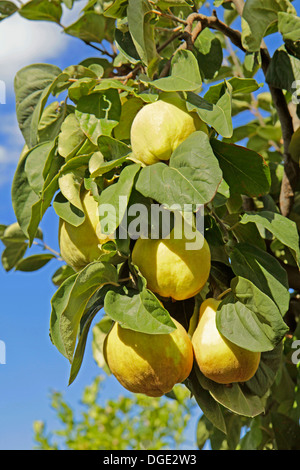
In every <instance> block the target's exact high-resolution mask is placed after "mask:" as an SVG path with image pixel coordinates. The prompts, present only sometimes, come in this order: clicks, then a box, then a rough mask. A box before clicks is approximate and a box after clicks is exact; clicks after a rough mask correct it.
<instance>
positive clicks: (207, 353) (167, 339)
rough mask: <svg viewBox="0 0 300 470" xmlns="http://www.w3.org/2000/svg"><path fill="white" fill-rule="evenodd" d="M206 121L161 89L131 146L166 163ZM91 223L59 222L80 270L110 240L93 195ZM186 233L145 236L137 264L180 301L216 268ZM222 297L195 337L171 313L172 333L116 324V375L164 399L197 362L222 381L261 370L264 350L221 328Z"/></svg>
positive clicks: (138, 121) (65, 248) (112, 360)
mask: <svg viewBox="0 0 300 470" xmlns="http://www.w3.org/2000/svg"><path fill="white" fill-rule="evenodd" d="M196 130H202V131H203V132H206V133H208V130H207V126H206V125H205V124H204V123H203V122H202V121H201V119H200V118H199V117H198V115H197V114H196V113H189V112H188V111H187V109H186V105H185V102H184V101H183V100H182V99H181V98H180V97H179V95H178V94H176V93H162V94H161V96H160V99H159V100H158V101H156V102H154V103H151V104H147V105H145V106H144V107H143V108H142V109H141V110H140V111H139V112H138V113H137V115H136V117H135V119H134V121H133V123H132V127H131V145H132V150H133V154H134V157H135V159H136V160H138V161H140V162H142V164H144V165H152V164H154V163H157V162H159V161H165V162H167V161H168V160H169V159H170V157H171V155H172V152H173V151H174V150H175V148H176V147H177V146H178V145H179V144H181V143H182V142H183V141H184V140H185V139H186V138H187V137H188V136H189V135H190V134H191V133H192V132H194V131H196ZM82 206H83V208H84V212H85V220H84V222H83V223H82V224H81V225H80V226H79V227H74V226H72V225H71V224H68V223H67V222H66V221H63V220H60V225H59V242H60V249H61V255H62V257H63V259H64V260H65V261H66V262H67V263H68V264H69V265H70V266H72V267H73V268H74V269H75V270H76V271H78V270H80V269H82V268H83V267H84V266H86V265H87V264H89V263H90V262H92V261H94V260H96V259H97V258H99V256H100V255H101V254H102V252H103V251H102V245H103V243H105V242H106V241H108V238H106V237H105V236H103V235H102V234H101V231H100V223H99V212H98V204H97V203H96V201H95V200H94V198H93V196H92V195H91V193H90V192H88V191H84V192H83V194H82ZM188 241H189V240H187V239H186V238H185V236H184V234H182V236H181V237H180V238H176V237H175V236H174V233H173V232H171V234H170V237H168V238H165V239H142V238H140V239H138V240H137V241H136V242H135V245H134V248H133V251H132V262H133V264H134V265H136V266H137V267H138V268H139V270H140V272H141V274H142V275H143V277H144V278H145V279H146V281H147V288H148V289H149V290H151V291H152V292H153V293H155V294H157V295H158V296H159V297H161V298H163V299H166V298H171V299H172V300H173V301H174V302H176V301H179V300H186V299H189V298H191V297H193V296H195V295H196V294H198V293H199V292H200V291H201V290H202V289H203V287H204V285H205V284H206V282H207V280H208V278H209V274H210V269H211V254H210V249H209V245H208V243H207V241H206V240H205V238H204V237H203V236H202V235H200V241H199V239H198V243H200V244H199V246H198V248H197V249H196V250H195V249H190V250H189V249H187V243H188ZM219 303H220V301H218V300H215V299H206V300H205V301H204V302H203V303H202V305H201V308H200V312H199V323H198V326H197V328H196V329H195V332H194V333H193V335H192V337H190V335H189V334H188V332H187V331H186V330H185V328H184V327H183V326H182V324H181V323H180V322H178V321H177V320H175V319H174V318H172V320H173V323H174V325H175V326H176V329H175V330H174V331H173V332H172V333H170V334H145V333H141V332H137V331H133V330H131V329H127V328H124V327H121V326H120V324H119V323H117V322H116V323H115V324H114V326H113V327H112V329H111V331H110V332H109V333H108V335H107V336H106V339H105V343H104V356H105V358H106V362H107V364H108V366H109V368H110V370H111V372H112V373H113V374H114V376H115V377H116V378H117V380H118V381H119V382H120V383H121V384H122V385H123V386H124V387H125V388H126V389H128V390H130V391H132V392H134V393H143V394H146V395H149V396H161V395H163V394H166V393H168V392H170V391H171V390H172V388H173V386H174V385H175V384H177V383H181V382H183V381H184V380H185V379H187V377H188V376H189V375H190V373H191V370H192V367H193V364H194V363H195V362H196V364H197V365H198V367H199V369H200V370H201V371H202V373H203V374H204V375H205V376H206V377H207V378H209V379H211V380H213V381H215V382H217V383H220V384H229V383H233V382H244V381H246V380H249V379H250V378H251V377H252V376H253V375H254V374H255V372H256V370H257V368H258V365H259V361H260V353H256V352H252V351H248V350H246V349H243V348H240V347H239V346H237V345H235V344H233V343H231V342H230V341H228V340H227V339H226V338H225V337H223V336H222V334H221V333H220V332H219V331H218V330H217V327H216V320H215V318H216V311H217V308H218V305H219Z"/></svg>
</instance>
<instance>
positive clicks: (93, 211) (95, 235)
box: [58, 191, 110, 271]
mask: <svg viewBox="0 0 300 470" xmlns="http://www.w3.org/2000/svg"><path fill="white" fill-rule="evenodd" d="M81 202H82V207H83V211H84V214H85V219H84V222H83V223H82V224H81V225H79V226H78V227H75V226H74V225H72V224H70V223H69V222H67V221H65V220H63V219H61V218H60V220H59V233H58V238H59V246H60V253H61V256H62V258H63V259H64V261H65V262H66V263H67V264H68V265H69V266H71V267H72V268H73V269H75V271H80V270H81V269H82V268H84V267H85V266H86V265H88V264H89V263H91V262H92V261H95V260H96V259H97V258H99V256H100V255H101V254H102V253H103V251H102V249H101V246H102V245H103V244H104V243H105V242H107V241H109V239H110V238H109V236H105V235H103V234H102V233H101V230H100V220H99V211H98V203H97V202H96V201H95V199H94V197H93V195H92V194H91V192H90V191H83V192H82V194H81Z"/></svg>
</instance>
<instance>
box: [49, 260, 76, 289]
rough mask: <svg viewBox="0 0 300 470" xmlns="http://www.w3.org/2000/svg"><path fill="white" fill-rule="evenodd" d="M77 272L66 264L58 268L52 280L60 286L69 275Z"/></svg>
mask: <svg viewBox="0 0 300 470" xmlns="http://www.w3.org/2000/svg"><path fill="white" fill-rule="evenodd" d="M73 274H75V271H74V269H73V268H71V266H69V265H67V264H64V265H63V266H61V267H60V268H58V269H57V270H56V271H55V273H54V274H53V276H52V278H51V280H52V282H53V284H54V285H55V286H57V287H59V286H60V285H61V284H62V283H63V282H64V281H65V280H66V279H68V277H70V276H72V275H73Z"/></svg>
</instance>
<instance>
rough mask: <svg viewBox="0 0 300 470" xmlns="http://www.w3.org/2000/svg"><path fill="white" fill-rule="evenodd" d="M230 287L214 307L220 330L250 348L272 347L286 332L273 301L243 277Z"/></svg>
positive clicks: (235, 342)
mask: <svg viewBox="0 0 300 470" xmlns="http://www.w3.org/2000/svg"><path fill="white" fill-rule="evenodd" d="M230 286H231V290H232V293H231V294H230V295H228V296H227V297H226V298H225V299H224V300H223V301H222V302H221V304H220V306H219V308H218V310H217V315H216V325H217V328H218V330H219V331H220V333H221V334H222V335H223V336H225V338H227V339H228V340H229V341H231V342H232V343H234V344H237V345H238V346H240V347H242V348H244V349H248V350H250V351H257V352H262V351H271V350H273V349H274V347H275V346H277V344H278V343H279V342H280V341H281V340H282V338H283V336H284V334H285V333H286V332H287V331H288V327H287V326H286V324H285V323H284V321H283V320H282V316H281V314H280V312H279V310H278V308H277V306H276V304H275V303H274V302H273V301H272V299H270V297H268V296H267V295H266V294H264V293H263V292H261V291H260V290H259V289H258V288H257V287H255V285H254V284H253V283H252V282H250V281H248V280H247V279H245V278H242V277H236V278H234V279H233V280H232V281H231V284H230Z"/></svg>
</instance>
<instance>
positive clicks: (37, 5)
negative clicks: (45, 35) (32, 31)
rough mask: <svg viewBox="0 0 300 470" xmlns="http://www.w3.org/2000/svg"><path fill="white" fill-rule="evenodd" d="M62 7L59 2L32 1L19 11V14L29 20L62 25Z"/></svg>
mask: <svg viewBox="0 0 300 470" xmlns="http://www.w3.org/2000/svg"><path fill="white" fill-rule="evenodd" d="M62 12H63V10H62V7H61V4H60V3H59V2H55V1H52V2H49V1H48V0H30V1H29V2H27V3H25V4H23V5H22V6H21V8H20V9H19V14H20V15H21V16H23V17H24V18H26V19H27V20H36V21H53V22H54V23H60V19H61V16H62Z"/></svg>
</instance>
